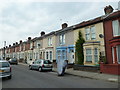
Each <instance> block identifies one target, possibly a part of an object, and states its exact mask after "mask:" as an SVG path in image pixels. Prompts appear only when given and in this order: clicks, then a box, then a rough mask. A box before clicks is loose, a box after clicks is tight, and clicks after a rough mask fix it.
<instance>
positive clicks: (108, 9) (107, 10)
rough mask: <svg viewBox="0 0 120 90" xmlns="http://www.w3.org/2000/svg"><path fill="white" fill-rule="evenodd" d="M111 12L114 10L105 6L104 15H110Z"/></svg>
mask: <svg viewBox="0 0 120 90" xmlns="http://www.w3.org/2000/svg"><path fill="white" fill-rule="evenodd" d="M113 10H114V9H113V8H112V6H111V5H109V6H106V7H105V8H104V12H105V14H110V13H112V12H113Z"/></svg>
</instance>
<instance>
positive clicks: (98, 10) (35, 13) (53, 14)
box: [0, 0, 118, 48]
mask: <svg viewBox="0 0 120 90" xmlns="http://www.w3.org/2000/svg"><path fill="white" fill-rule="evenodd" d="M24 1H25V0H24ZM24 1H23V0H22V2H16V1H11V2H10V1H7V2H1V3H0V48H2V47H3V46H4V41H6V42H7V43H6V44H7V45H9V44H11V45H12V44H13V43H14V42H19V40H23V41H25V40H26V39H27V38H28V37H29V36H30V37H32V38H34V37H38V36H40V32H41V31H45V32H46V33H49V32H51V31H56V30H59V29H61V24H62V23H64V22H67V23H68V26H71V25H75V24H78V23H80V22H82V21H86V20H89V19H94V18H95V17H98V16H101V15H104V11H103V9H104V7H105V6H106V5H111V6H112V7H113V8H114V9H117V8H118V1H117V0H116V2H110V1H107V2H91V1H90V2H54V0H52V1H53V2H40V1H38V0H37V1H36V2H33V1H32V2H28V1H27V2H24ZM74 1H75V0H74ZM104 1H105V0H104ZM113 1H114V0H113Z"/></svg>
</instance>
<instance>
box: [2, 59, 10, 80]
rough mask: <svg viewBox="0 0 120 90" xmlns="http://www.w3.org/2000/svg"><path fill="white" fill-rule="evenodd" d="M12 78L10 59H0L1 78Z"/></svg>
mask: <svg viewBox="0 0 120 90" xmlns="http://www.w3.org/2000/svg"><path fill="white" fill-rule="evenodd" d="M5 77H7V78H8V79H11V78H12V73H11V66H10V64H9V62H8V61H6V60H0V78H5Z"/></svg>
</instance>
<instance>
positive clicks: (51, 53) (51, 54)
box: [49, 51, 53, 61]
mask: <svg viewBox="0 0 120 90" xmlns="http://www.w3.org/2000/svg"><path fill="white" fill-rule="evenodd" d="M49 54H50V55H49V56H50V60H51V61H52V59H53V58H52V56H53V52H52V51H50V52H49Z"/></svg>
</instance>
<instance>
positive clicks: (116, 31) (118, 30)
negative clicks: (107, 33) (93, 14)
mask: <svg viewBox="0 0 120 90" xmlns="http://www.w3.org/2000/svg"><path fill="white" fill-rule="evenodd" d="M117 25H118V26H117ZM116 26H117V27H116ZM112 27H113V36H120V22H119V20H114V21H112Z"/></svg>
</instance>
